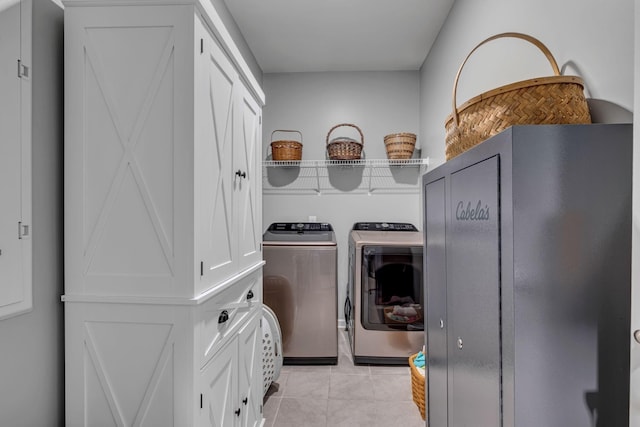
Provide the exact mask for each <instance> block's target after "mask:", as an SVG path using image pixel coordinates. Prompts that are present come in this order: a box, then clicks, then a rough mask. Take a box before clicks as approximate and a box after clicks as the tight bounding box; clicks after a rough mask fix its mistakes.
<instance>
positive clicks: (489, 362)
mask: <svg viewBox="0 0 640 427" xmlns="http://www.w3.org/2000/svg"><path fill="white" fill-rule="evenodd" d="M449 195H450V197H449V212H448V215H449V229H448V230H447V233H448V237H449V238H448V240H447V316H448V320H449V324H448V326H447V332H448V350H449V352H448V354H449V370H448V372H449V378H448V381H449V423H448V425H449V426H450V427H463V426H464V427H476V426H483V427H492V426H499V425H500V417H501V415H500V400H501V396H500V269H499V261H500V245H499V237H500V236H499V199H498V197H499V158H498V157H497V156H496V157H491V158H489V159H487V160H484V161H482V162H479V163H476V164H474V165H472V166H469V167H467V168H464V169H461V170H459V171H457V172H455V173H453V174H451V177H450V194H449Z"/></svg>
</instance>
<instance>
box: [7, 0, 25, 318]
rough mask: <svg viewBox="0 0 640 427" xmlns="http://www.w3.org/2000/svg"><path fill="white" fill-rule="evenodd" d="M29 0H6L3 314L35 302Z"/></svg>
mask: <svg viewBox="0 0 640 427" xmlns="http://www.w3.org/2000/svg"><path fill="white" fill-rule="evenodd" d="M23 3H24V2H19V1H17V2H9V3H8V5H5V6H0V58H1V61H0V94H2V95H0V201H2V202H1V203H0V283H1V284H2V286H0V319H1V318H4V317H8V316H12V315H15V314H18V313H22V312H24V311H27V310H30V309H31V306H32V303H31V261H30V260H31V255H30V247H31V246H30V240H29V237H30V236H29V235H30V229H29V223H30V221H27V222H25V221H24V217H25V216H26V215H30V209H31V208H30V203H31V197H30V194H31V189H30V186H31V167H30V165H31V157H30V150H29V147H30V141H29V138H28V135H24V132H25V130H28V129H29V128H30V126H31V121H30V115H29V111H30V99H29V96H25V95H27V94H28V92H27V91H28V90H29V88H30V82H29V80H28V75H25V76H23V77H22V78H21V77H19V76H18V59H20V58H21V54H22V49H21V37H22V35H21V30H23V29H24V28H22V27H23V26H25V22H23V21H25V19H24V18H23V19H21V17H20V10H21V7H23ZM23 15H25V16H28V17H29V18H30V13H27V11H23ZM26 22H29V21H26ZM26 42H27V40H24V43H25V44H28V43H26ZM21 125H22V128H21Z"/></svg>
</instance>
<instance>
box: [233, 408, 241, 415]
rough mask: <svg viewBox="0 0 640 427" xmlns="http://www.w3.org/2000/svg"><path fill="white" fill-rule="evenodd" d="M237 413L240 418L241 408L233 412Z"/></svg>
mask: <svg viewBox="0 0 640 427" xmlns="http://www.w3.org/2000/svg"><path fill="white" fill-rule="evenodd" d="M233 412H235V413H236V415H237V416H238V417H239V416H240V408H238V409H236V410H235V411H233Z"/></svg>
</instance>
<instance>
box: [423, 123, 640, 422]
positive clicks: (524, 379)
mask: <svg viewBox="0 0 640 427" xmlns="http://www.w3.org/2000/svg"><path fill="white" fill-rule="evenodd" d="M631 182H632V126H631V125H625V124H623V125H550V126H546V125H535V126H515V127H512V128H509V129H507V130H506V131H504V132H502V133H500V134H498V135H496V136H494V137H492V138H490V139H489V140H487V141H485V142H483V143H482V144H479V145H477V146H476V147H474V148H472V149H471V150H469V151H467V152H465V153H463V154H461V155H459V156H458V157H456V158H454V159H452V160H450V161H448V162H446V163H445V164H443V165H441V166H440V167H438V168H436V169H434V170H433V171H431V172H429V173H427V174H425V175H424V176H423V191H424V214H425V223H424V230H425V264H426V265H425V269H424V271H425V280H424V283H425V288H426V289H425V295H426V300H427V303H426V305H427V316H426V321H427V327H426V328H425V333H426V342H427V355H428V371H427V379H428V381H427V384H428V386H427V391H428V394H427V396H428V420H429V425H430V426H434V427H443V426H449V427H461V426H482V427H492V426H496V427H497V426H505V427H507V426H517V427H540V426H550V427H552V426H592V425H597V426H602V427H605V426H607V427H610V426H627V425H628V422H629V421H628V420H629V412H628V406H629V347H630V339H631V338H630V308H631Z"/></svg>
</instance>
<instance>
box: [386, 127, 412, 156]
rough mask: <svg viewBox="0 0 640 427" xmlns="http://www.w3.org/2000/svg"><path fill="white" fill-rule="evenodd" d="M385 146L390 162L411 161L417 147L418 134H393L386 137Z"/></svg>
mask: <svg viewBox="0 0 640 427" xmlns="http://www.w3.org/2000/svg"><path fill="white" fill-rule="evenodd" d="M384 146H385V148H386V150H387V157H388V158H389V159H390V160H395V159H410V158H411V156H413V150H414V149H415V147H416V134H415V133H408V132H401V133H392V134H389V135H386V136H385V137H384Z"/></svg>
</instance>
